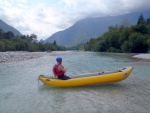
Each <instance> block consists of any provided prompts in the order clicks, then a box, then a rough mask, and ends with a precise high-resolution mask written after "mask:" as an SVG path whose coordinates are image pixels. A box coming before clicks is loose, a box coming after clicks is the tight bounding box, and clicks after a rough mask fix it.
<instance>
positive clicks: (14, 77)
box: [0, 51, 150, 113]
mask: <svg viewBox="0 0 150 113" xmlns="http://www.w3.org/2000/svg"><path fill="white" fill-rule="evenodd" d="M58 56H61V57H62V58H63V65H64V67H67V68H68V70H67V75H69V76H72V75H75V74H83V73H92V72H101V71H107V70H114V69H120V68H123V67H126V66H129V65H131V66H133V67H134V69H133V71H132V73H131V74H130V76H129V77H128V78H127V79H125V80H124V81H121V82H117V83H111V84H103V85H90V86H84V87H70V88H58V87H49V86H46V85H43V83H42V82H40V81H39V82H38V75H40V74H43V75H47V76H49V75H52V71H51V70H52V67H53V65H54V64H55V63H56V61H55V59H56V57H58ZM149 67H150V62H149V61H142V60H137V59H133V58H132V54H118V53H116V54H115V53H97V52H77V51H66V52H52V53H49V54H48V55H46V56H44V57H41V58H38V59H31V60H26V61H19V62H10V63H0V113H149V111H150V74H149V69H150V68H149Z"/></svg>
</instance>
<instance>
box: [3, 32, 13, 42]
mask: <svg viewBox="0 0 150 113" xmlns="http://www.w3.org/2000/svg"><path fill="white" fill-rule="evenodd" d="M13 37H14V33H13V32H11V31H8V32H7V33H5V39H8V40H9V39H11V38H13Z"/></svg>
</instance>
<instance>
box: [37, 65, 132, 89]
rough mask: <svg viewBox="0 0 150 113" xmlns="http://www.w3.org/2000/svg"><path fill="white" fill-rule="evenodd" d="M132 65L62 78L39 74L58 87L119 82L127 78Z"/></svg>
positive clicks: (44, 80)
mask: <svg viewBox="0 0 150 113" xmlns="http://www.w3.org/2000/svg"><path fill="white" fill-rule="evenodd" d="M132 70H133V67H132V66H129V67H125V68H122V69H119V70H114V71H106V72H101V73H90V74H82V75H74V76H69V77H70V78H71V79H68V80H60V79H57V78H51V77H46V76H44V75H39V80H41V81H42V82H43V83H44V84H46V85H48V86H57V87H72V86H85V85H92V84H104V83H111V82H118V81H121V80H124V79H126V78H127V77H128V76H129V75H130V73H131V71H132Z"/></svg>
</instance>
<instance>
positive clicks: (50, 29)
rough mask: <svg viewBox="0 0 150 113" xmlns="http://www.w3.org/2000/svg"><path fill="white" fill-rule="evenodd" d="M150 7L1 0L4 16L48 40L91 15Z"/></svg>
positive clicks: (144, 2) (125, 1) (139, 1)
mask: <svg viewBox="0 0 150 113" xmlns="http://www.w3.org/2000/svg"><path fill="white" fill-rule="evenodd" d="M149 9H150V0H0V19H1V20H3V21H4V22H5V23H7V24H8V25H11V26H13V27H14V28H15V29H17V30H18V31H20V32H21V34H23V35H31V34H35V35H37V37H38V40H41V39H43V40H45V39H46V38H48V37H49V36H51V35H52V34H54V33H56V32H58V31H62V30H64V29H66V28H68V27H70V26H72V25H73V24H75V23H76V22H77V21H79V20H81V19H84V18H87V17H103V16H116V15H122V14H128V13H133V12H140V11H144V10H149Z"/></svg>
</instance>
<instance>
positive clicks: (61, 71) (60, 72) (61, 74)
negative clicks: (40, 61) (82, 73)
mask: <svg viewBox="0 0 150 113" xmlns="http://www.w3.org/2000/svg"><path fill="white" fill-rule="evenodd" d="M56 61H57V64H55V65H54V67H53V73H54V75H55V76H57V77H58V79H62V80H67V79H70V77H68V76H66V75H65V73H66V71H67V68H64V67H63V66H62V65H61V64H62V58H61V57H58V58H56Z"/></svg>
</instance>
